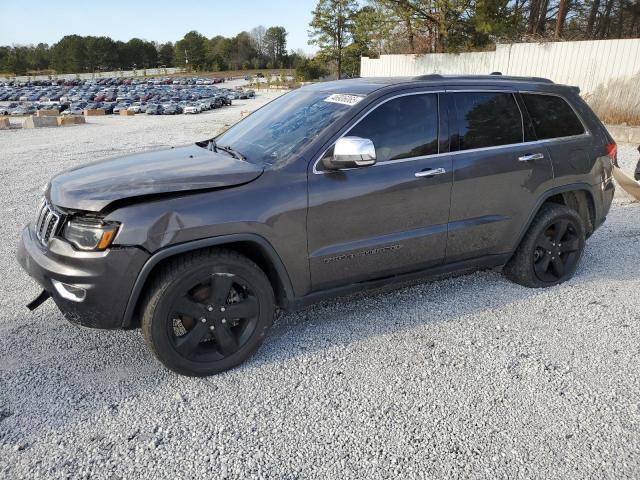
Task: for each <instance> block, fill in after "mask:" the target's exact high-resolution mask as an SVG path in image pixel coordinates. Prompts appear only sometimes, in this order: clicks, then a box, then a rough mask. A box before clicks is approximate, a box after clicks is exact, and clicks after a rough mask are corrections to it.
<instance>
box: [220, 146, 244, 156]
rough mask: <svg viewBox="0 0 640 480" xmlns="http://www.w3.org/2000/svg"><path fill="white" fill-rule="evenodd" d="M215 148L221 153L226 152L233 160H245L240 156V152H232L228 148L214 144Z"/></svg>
mask: <svg viewBox="0 0 640 480" xmlns="http://www.w3.org/2000/svg"><path fill="white" fill-rule="evenodd" d="M216 148H218V149H219V150H222V151H223V152H227V153H228V154H229V155H231V156H232V157H234V158H237V159H238V160H246V158H244V155H242V154H241V153H240V152H238V151H236V150H234V149H233V148H231V147H229V146H226V147H219V146H218V144H216Z"/></svg>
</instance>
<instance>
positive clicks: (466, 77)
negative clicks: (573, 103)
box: [414, 72, 553, 83]
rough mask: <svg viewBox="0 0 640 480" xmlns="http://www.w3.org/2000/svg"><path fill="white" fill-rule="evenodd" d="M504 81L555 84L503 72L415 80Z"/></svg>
mask: <svg viewBox="0 0 640 480" xmlns="http://www.w3.org/2000/svg"><path fill="white" fill-rule="evenodd" d="M444 79H451V80H504V81H520V82H537V83H553V80H550V79H548V78H542V77H512V76H507V75H503V74H502V73H501V72H493V73H491V75H440V74H439V73H431V74H429V75H419V76H417V77H414V80H444Z"/></svg>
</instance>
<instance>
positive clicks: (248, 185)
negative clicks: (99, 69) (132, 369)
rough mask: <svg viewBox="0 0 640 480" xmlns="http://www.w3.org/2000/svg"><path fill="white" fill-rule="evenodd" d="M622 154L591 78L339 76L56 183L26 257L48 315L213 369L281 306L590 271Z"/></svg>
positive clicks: (176, 363)
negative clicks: (224, 123)
mask: <svg viewBox="0 0 640 480" xmlns="http://www.w3.org/2000/svg"><path fill="white" fill-rule="evenodd" d="M616 151H617V149H616V145H615V143H614V141H613V140H612V138H611V136H610V135H609V133H608V132H607V130H606V129H605V127H604V126H603V125H602V123H601V122H600V121H599V120H598V118H597V117H596V116H595V114H594V113H593V112H592V111H591V110H590V109H589V107H588V106H587V105H586V104H585V103H584V101H583V100H582V99H581V98H580V96H579V95H578V92H577V89H574V88H571V87H566V86H562V85H556V84H554V83H552V82H550V81H547V80H543V79H538V78H518V77H496V76H480V77H442V76H439V75H428V76H424V77H417V78H413V79H404V80H400V81H399V80H397V79H377V80H376V79H370V78H367V79H363V80H360V79H354V80H343V81H336V82H326V83H320V84H315V85H311V86H306V87H303V88H301V89H298V90H295V91H293V92H291V93H288V94H286V95H284V96H282V97H280V98H278V99H276V100H274V101H273V102H271V103H269V104H267V105H266V106H264V107H263V108H261V109H259V110H257V111H256V112H254V113H253V114H251V115H250V116H248V117H247V118H245V119H244V120H242V121H241V122H239V123H237V124H236V125H234V126H233V127H231V128H230V129H229V130H227V131H225V132H224V133H222V134H221V135H219V136H218V137H216V138H214V139H210V140H205V141H202V142H197V143H195V144H193V145H187V146H185V147H181V148H172V149H168V150H164V151H152V152H144V153H138V154H135V155H130V156H125V157H121V158H115V159H110V160H105V161H101V162H97V163H92V164H89V165H86V166H84V167H80V168H74V169H72V170H70V171H67V172H63V173H61V174H59V175H57V176H55V177H54V178H52V179H51V181H50V182H49V183H48V185H47V187H46V189H45V192H44V198H43V200H42V202H41V204H40V207H39V209H38V211H37V212H36V213H35V215H34V218H35V220H34V222H33V223H31V224H29V225H28V226H26V227H25V229H24V230H23V232H22V237H21V242H20V245H19V248H18V259H19V261H20V263H21V265H22V266H23V268H24V269H25V270H26V271H27V272H28V273H29V274H30V275H31V276H32V277H33V278H34V279H35V280H36V281H37V282H38V283H39V284H40V285H41V286H42V288H43V292H42V294H41V295H40V296H39V297H38V298H37V299H36V300H34V301H33V302H32V303H31V304H30V308H35V307H37V306H38V305H39V304H40V303H42V301H44V300H46V299H47V298H48V297H49V296H51V297H53V300H54V301H55V303H56V304H57V306H58V307H59V308H60V310H61V311H62V312H63V313H64V314H65V315H66V316H67V318H69V319H70V320H71V321H73V322H75V323H79V324H82V325H86V326H90V327H97V328H135V327H138V326H140V327H141V328H142V333H143V335H144V337H145V340H146V342H147V344H148V345H149V347H150V349H151V350H152V351H153V353H154V354H155V355H156V356H157V357H158V358H159V359H160V361H161V362H163V363H164V365H166V366H167V367H168V368H170V369H172V370H174V371H176V372H179V373H181V374H186V375H210V374H214V373H217V372H221V371H224V370H227V369H229V368H232V367H234V366H235V365H238V364H239V363H241V362H243V361H244V360H246V359H247V358H248V357H249V356H251V355H252V354H253V353H254V352H255V351H256V350H257V349H258V347H259V345H260V344H261V343H262V341H263V339H264V338H265V336H266V335H267V333H268V332H269V329H270V327H271V324H272V322H273V317H274V312H275V309H276V307H279V308H281V309H292V308H297V307H300V306H303V305H306V304H309V303H312V302H315V301H317V300H319V299H322V298H327V297H331V296H334V295H336V294H339V293H348V292H353V291H359V290H364V289H367V288H371V287H378V286H382V285H388V284H392V283H394V284H395V283H397V282H402V281H406V280H414V279H416V278H423V277H425V278H427V277H430V276H433V275H440V274H443V273H450V272H458V271H467V270H468V269H477V268H489V267H497V266H503V272H504V274H505V275H506V276H507V277H508V278H509V279H511V280H512V281H514V282H516V283H518V284H521V285H524V286H527V287H548V286H552V285H557V284H559V283H561V282H564V281H566V280H568V279H570V278H571V277H572V276H573V274H574V272H575V271H576V268H577V266H578V264H579V261H580V259H581V257H582V253H583V251H584V248H585V242H586V239H587V238H588V237H589V236H590V235H591V234H592V233H593V232H594V230H595V229H597V228H598V227H600V226H601V225H602V223H603V222H604V221H605V218H606V216H607V213H608V211H609V208H610V205H611V202H612V199H613V194H614V185H613V182H612V168H613V167H612V165H613V163H614V162H615V161H616ZM163 219H164V220H163Z"/></svg>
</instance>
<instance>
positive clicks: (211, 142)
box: [200, 138, 246, 160]
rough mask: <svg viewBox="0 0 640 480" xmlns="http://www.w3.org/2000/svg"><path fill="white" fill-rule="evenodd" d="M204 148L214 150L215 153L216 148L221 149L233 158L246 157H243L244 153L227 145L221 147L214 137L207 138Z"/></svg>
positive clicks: (241, 158) (240, 158) (216, 151)
mask: <svg viewBox="0 0 640 480" xmlns="http://www.w3.org/2000/svg"><path fill="white" fill-rule="evenodd" d="M203 143H204V142H203ZM200 145H201V146H204V145H202V144H200ZM205 148H206V149H207V150H209V151H211V152H215V153H218V150H222V151H223V152H225V153H228V154H229V155H231V156H232V157H233V158H237V159H238V160H246V158H244V155H242V154H241V153H240V152H237V151H235V150H234V149H233V148H231V147H228V146H227V147H223V146H221V145H218V144H217V142H216V139H215V138H212V139H210V140H207V144H206V147H205Z"/></svg>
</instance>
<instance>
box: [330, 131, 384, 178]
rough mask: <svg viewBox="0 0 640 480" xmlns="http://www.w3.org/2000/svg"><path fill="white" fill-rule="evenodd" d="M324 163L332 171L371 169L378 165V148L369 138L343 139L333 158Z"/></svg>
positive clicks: (335, 147)
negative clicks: (359, 168)
mask: <svg viewBox="0 0 640 480" xmlns="http://www.w3.org/2000/svg"><path fill="white" fill-rule="evenodd" d="M323 163H324V166H325V167H326V168H328V169H330V170H337V169H340V168H357V167H369V166H371V165H374V164H375V163H376V148H375V146H374V145H373V142H372V141H371V140H369V139H368V138H360V137H342V138H340V139H338V141H337V142H336V144H335V145H334V147H333V156H331V157H326V158H324V159H323Z"/></svg>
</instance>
